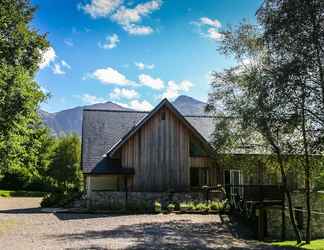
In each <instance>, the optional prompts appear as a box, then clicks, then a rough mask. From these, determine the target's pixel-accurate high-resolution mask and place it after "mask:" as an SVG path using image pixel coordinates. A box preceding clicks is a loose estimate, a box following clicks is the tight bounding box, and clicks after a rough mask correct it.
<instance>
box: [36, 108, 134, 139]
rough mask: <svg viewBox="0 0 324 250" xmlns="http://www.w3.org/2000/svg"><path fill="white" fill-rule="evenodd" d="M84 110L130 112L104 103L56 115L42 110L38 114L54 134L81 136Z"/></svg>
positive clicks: (67, 110) (68, 110)
mask: <svg viewBox="0 0 324 250" xmlns="http://www.w3.org/2000/svg"><path fill="white" fill-rule="evenodd" d="M85 108H86V109H102V110H107V109H109V110H131V109H128V108H124V107H122V106H120V105H117V104H115V103H113V102H105V103H97V104H93V105H87V106H80V107H75V108H72V109H66V110H62V111H59V112H56V113H48V112H46V111H44V110H40V112H39V114H40V116H41V117H42V119H43V121H44V122H45V124H46V125H47V126H48V127H49V128H50V129H52V131H53V132H54V134H56V135H59V134H62V133H71V132H76V133H78V134H80V135H81V127H82V110H83V109H85Z"/></svg>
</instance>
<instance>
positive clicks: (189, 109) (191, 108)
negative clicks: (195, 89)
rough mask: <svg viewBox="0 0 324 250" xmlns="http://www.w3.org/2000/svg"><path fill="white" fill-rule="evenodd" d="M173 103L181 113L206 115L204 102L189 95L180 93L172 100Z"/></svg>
mask: <svg viewBox="0 0 324 250" xmlns="http://www.w3.org/2000/svg"><path fill="white" fill-rule="evenodd" d="M173 105H174V106H175V107H176V108H177V109H178V110H179V111H180V112H181V113H182V114H183V115H206V113H205V107H206V103H204V102H201V101H198V100H197V99H194V98H192V97H190V96H186V95H181V96H179V97H178V98H177V99H176V100H175V101H174V102H173Z"/></svg>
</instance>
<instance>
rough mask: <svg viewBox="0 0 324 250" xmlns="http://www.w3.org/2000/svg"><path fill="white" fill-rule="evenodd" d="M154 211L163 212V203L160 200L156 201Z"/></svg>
mask: <svg viewBox="0 0 324 250" xmlns="http://www.w3.org/2000/svg"><path fill="white" fill-rule="evenodd" d="M154 212H155V213H161V212H162V207H161V203H160V202H158V201H155V202H154Z"/></svg>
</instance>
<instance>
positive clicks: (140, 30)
mask: <svg viewBox="0 0 324 250" xmlns="http://www.w3.org/2000/svg"><path fill="white" fill-rule="evenodd" d="M123 29H124V30H125V31H126V32H127V33H128V34H130V35H139V36H145V35H149V34H151V33H153V29H152V28H151V27H150V26H141V25H136V24H133V23H131V24H128V25H125V26H123Z"/></svg>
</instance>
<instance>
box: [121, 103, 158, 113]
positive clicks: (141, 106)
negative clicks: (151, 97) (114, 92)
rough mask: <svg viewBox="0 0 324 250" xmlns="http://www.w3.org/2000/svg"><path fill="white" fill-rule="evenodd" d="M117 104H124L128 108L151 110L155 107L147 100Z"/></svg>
mask: <svg viewBox="0 0 324 250" xmlns="http://www.w3.org/2000/svg"><path fill="white" fill-rule="evenodd" d="M117 104H119V105H121V106H124V107H126V108H130V109H135V110H140V111H150V110H152V109H153V105H152V104H151V103H149V102H148V101H146V100H143V101H140V100H132V101H130V102H129V104H126V103H119V102H117Z"/></svg>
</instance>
